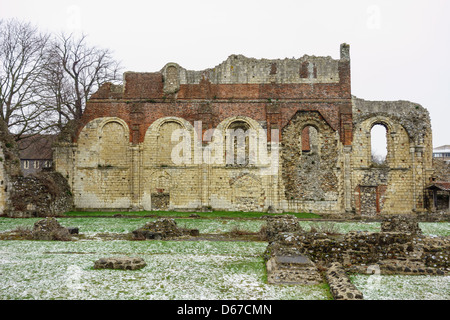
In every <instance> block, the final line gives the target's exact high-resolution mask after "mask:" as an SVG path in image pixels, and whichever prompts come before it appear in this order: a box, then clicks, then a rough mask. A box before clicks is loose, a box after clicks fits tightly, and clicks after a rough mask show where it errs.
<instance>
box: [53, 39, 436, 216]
mask: <svg viewBox="0 0 450 320" xmlns="http://www.w3.org/2000/svg"><path fill="white" fill-rule="evenodd" d="M123 80H124V82H123V85H113V84H109V83H108V84H105V85H103V86H102V87H101V88H100V89H99V90H98V92H96V93H95V94H94V95H92V96H91V98H90V100H89V102H88V104H87V106H86V110H85V112H84V115H83V118H82V120H81V123H79V125H78V127H77V129H76V132H75V134H74V135H73V136H72V138H70V139H60V141H59V142H58V143H57V145H56V146H55V156H54V157H55V159H54V162H55V168H56V170H57V171H58V172H60V173H61V174H62V175H63V176H64V177H66V178H67V180H68V182H69V185H70V187H71V190H72V194H73V196H74V204H75V207H76V208H78V209H86V210H91V209H101V210H107V209H111V210H169V209H170V210H199V209H205V208H208V209H213V210H230V211H233V210H239V211H267V210H269V211H270V210H273V211H274V212H277V211H278V212H281V211H285V212H300V211H302V212H308V211H312V212H317V213H329V214H344V213H348V214H355V215H357V214H360V215H366V216H375V215H377V214H384V213H396V214H401V213H411V212H420V211H423V210H424V209H425V203H424V199H425V194H424V188H425V186H426V185H427V184H428V183H429V179H430V177H431V175H432V173H433V170H432V141H431V139H432V135H431V126H430V118H429V114H428V112H427V110H426V109H424V108H423V107H422V106H420V105H418V104H416V103H412V102H407V101H393V102H386V101H365V100H362V99H358V98H356V97H354V96H352V93H351V78H350V54H349V46H348V45H347V44H342V45H341V48H340V59H333V58H331V57H316V56H308V55H305V56H303V57H301V58H298V59H282V60H266V59H253V58H247V57H244V56H242V55H231V56H230V57H228V59H227V60H225V61H224V62H222V63H221V64H219V65H217V66H216V67H214V68H211V69H206V70H202V71H191V70H186V69H184V68H183V67H181V66H179V65H178V64H176V63H168V64H167V65H165V66H164V68H163V69H162V70H161V71H159V72H153V73H136V72H126V73H125V74H124V79H123ZM378 124H379V125H382V126H384V127H385V128H386V140H387V150H388V151H387V157H386V161H385V162H384V163H382V164H377V163H374V162H373V161H372V152H371V143H370V140H371V129H372V127H373V126H374V125H378ZM178 129H183V130H181V131H180V130H178ZM230 130H232V131H233V132H237V131H241V132H244V133H245V135H244V138H243V140H242V141H241V142H242V143H241V144H240V147H241V148H240V151H242V150H243V151H242V152H240V153H239V152H236V153H233V152H232V151H233V150H236V145H239V143H237V142H236V141H237V140H236V141H235V138H234V137H233V136H231V137H230V135H227V133H229V132H230ZM177 132H183V133H182V134H181V135H180V134H177ZM247 132H250V134H247ZM217 133H222V134H221V135H218V136H220V137H221V138H216V134H217ZM255 135H256V140H255V139H253V138H255ZM183 139H184V143H185V144H184V147H182V148H179V146H180V141H183ZM236 139H237V138H236ZM254 141H258V142H257V143H256V145H257V148H254V145H255V143H254ZM261 141H262V142H261ZM278 142H279V143H278ZM186 143H187V146H188V147H189V148H185V146H186ZM230 146H231V148H229V147H230ZM241 149H242V150H241ZM174 150H175V151H176V152H174ZM199 152H200V153H199ZM254 153H257V154H258V155H259V157H256V158H255V159H256V160H253V158H252V157H251V155H253V154H254ZM174 154H175V155H176V156H179V157H181V158H182V159H184V160H185V161H175V159H174ZM198 154H200V156H198ZM230 157H231V159H232V160H236V161H231V162H230V161H227V159H228V160H229V159H230ZM211 158H214V159H215V161H208V159H209V160H210V159H211ZM220 160H223V161H220ZM238 160H241V161H238Z"/></svg>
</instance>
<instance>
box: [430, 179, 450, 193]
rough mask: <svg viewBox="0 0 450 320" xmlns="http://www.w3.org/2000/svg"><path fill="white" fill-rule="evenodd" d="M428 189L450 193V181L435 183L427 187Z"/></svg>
mask: <svg viewBox="0 0 450 320" xmlns="http://www.w3.org/2000/svg"><path fill="white" fill-rule="evenodd" d="M427 189H439V190H442V191H450V181H435V182H433V183H432V184H431V185H429V186H428V187H427Z"/></svg>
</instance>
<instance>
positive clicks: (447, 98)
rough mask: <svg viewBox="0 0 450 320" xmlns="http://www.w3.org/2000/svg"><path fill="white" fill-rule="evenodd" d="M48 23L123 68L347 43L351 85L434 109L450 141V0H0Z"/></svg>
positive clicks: (1, 14) (330, 49)
mask: <svg viewBox="0 0 450 320" xmlns="http://www.w3.org/2000/svg"><path fill="white" fill-rule="evenodd" d="M13 17H14V18H19V19H22V20H25V21H30V22H32V23H34V24H36V25H37V26H39V27H40V28H41V29H42V30H43V31H51V32H61V31H64V32H74V33H81V32H84V33H85V34H87V35H88V39H89V41H90V43H91V44H93V45H97V46H100V47H104V48H109V49H111V50H112V51H113V52H114V57H115V58H116V59H117V60H119V61H121V62H122V65H123V66H124V71H128V70H129V71H141V72H145V71H148V72H153V71H159V70H161V69H162V67H163V66H164V65H165V64H166V63H168V62H177V63H178V64H180V65H181V66H183V67H184V68H187V69H190V70H202V69H206V68H210V67H214V66H216V65H218V64H220V63H221V62H222V61H223V60H225V59H226V58H227V57H228V56H229V55H230V54H243V55H245V56H248V57H254V58H268V59H277V58H285V57H288V58H292V57H295V58H299V57H301V56H303V55H304V54H309V55H316V56H331V57H333V58H335V59H338V58H339V46H340V44H341V43H343V42H346V43H349V44H350V57H351V67H352V92H353V95H355V96H357V97H359V98H362V99H366V100H409V101H413V102H416V103H419V104H421V105H422V106H424V107H425V108H427V109H428V111H429V112H430V116H431V121H432V128H433V145H434V146H435V147H436V146H440V145H444V144H450V134H449V132H450V130H449V127H450V105H449V103H450V77H449V75H450V63H449V59H450V1H448V0H429V1H423V0H422V1H418V0H390V1H381V0H371V1H367V0H347V1H345V0H344V1H342V0H341V1H336V0H307V1H299V0H297V1H295V0H273V1H265V0H239V1H237V0H227V1H216V0H159V1H136V0H128V1H124V0H121V1H117V0H108V1H103V0H102V1H99V0H95V1H93V0H89V1H87V0H86V1H85V0H83V1H66V0H59V1H56V0H55V1H50V0H44V1H42V0H40V1H36V0H34V1H31V0H0V19H2V18H13Z"/></svg>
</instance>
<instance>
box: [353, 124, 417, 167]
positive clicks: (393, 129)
mask: <svg viewBox="0 0 450 320" xmlns="http://www.w3.org/2000/svg"><path fill="white" fill-rule="evenodd" d="M377 125H381V126H383V127H384V128H385V129H386V149H387V154H386V160H385V162H384V165H386V166H396V165H398V163H399V160H400V159H398V157H397V155H398V154H399V153H400V154H401V153H404V154H406V155H408V153H409V151H408V150H409V143H410V137H409V134H408V132H407V131H406V129H405V128H404V127H403V126H402V125H401V124H400V123H398V121H396V119H391V118H389V117H386V116H374V117H370V118H367V119H365V120H364V121H362V122H360V123H358V124H356V126H355V131H354V138H355V141H354V143H353V144H354V147H355V148H356V149H355V151H357V153H356V154H357V157H358V159H360V160H359V165H365V166H370V165H371V164H372V163H373V161H372V143H371V137H372V129H373V128H374V127H375V126H377ZM358 153H359V154H358ZM403 160H404V159H403ZM403 162H404V161H403Z"/></svg>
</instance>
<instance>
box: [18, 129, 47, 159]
mask: <svg viewBox="0 0 450 320" xmlns="http://www.w3.org/2000/svg"><path fill="white" fill-rule="evenodd" d="M55 139H56V135H40V134H38V135H33V136H28V137H25V138H23V139H21V140H20V141H19V142H18V145H19V157H20V159H21V160H23V159H26V160H51V159H52V158H53V150H52V144H53V142H54V141H55Z"/></svg>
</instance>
